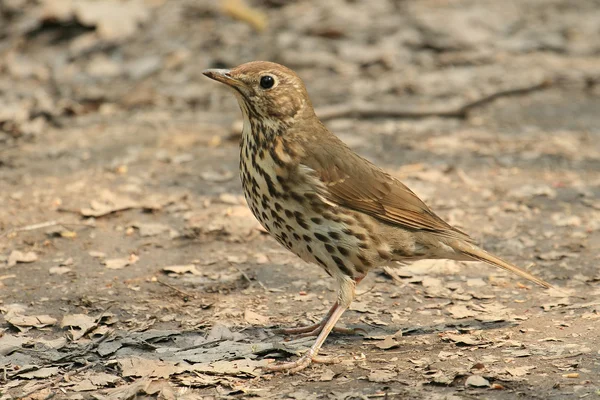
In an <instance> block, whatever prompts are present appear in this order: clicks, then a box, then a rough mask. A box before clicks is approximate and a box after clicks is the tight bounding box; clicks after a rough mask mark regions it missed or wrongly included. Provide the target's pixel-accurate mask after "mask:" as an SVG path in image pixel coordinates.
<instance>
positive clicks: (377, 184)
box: [301, 128, 472, 241]
mask: <svg viewBox="0 0 600 400" xmlns="http://www.w3.org/2000/svg"><path fill="white" fill-rule="evenodd" d="M323 129H325V128H323ZM326 134H327V140H326V144H325V145H323V143H322V141H320V143H319V145H318V146H317V145H316V144H315V142H316V141H311V142H305V143H303V145H304V147H305V148H306V151H305V152H304V157H303V159H302V161H301V164H303V165H305V166H306V167H308V168H310V169H312V170H313V171H314V174H315V175H316V177H317V178H318V179H320V180H321V181H322V182H323V184H324V186H325V188H326V193H323V195H324V196H325V198H327V200H328V201H330V202H333V203H335V204H338V205H340V206H343V207H347V208H350V209H353V210H356V211H360V212H364V213H366V214H368V215H371V216H372V217H374V218H377V219H379V220H381V221H384V222H386V223H389V224H393V225H399V226H402V227H403V228H406V229H410V230H426V231H431V232H434V233H437V234H440V235H444V236H450V237H453V238H459V239H463V240H467V241H472V239H470V238H469V236H468V235H467V234H466V233H464V232H461V231H460V230H458V229H456V228H454V227H452V226H451V225H449V224H448V223H446V222H445V221H444V220H442V219H441V218H440V217H438V216H437V215H436V214H435V213H434V212H433V211H432V210H431V209H430V208H429V207H428V206H427V205H426V204H425V203H424V202H423V201H422V200H421V199H419V197H417V195H416V194H415V193H414V192H413V191H412V190H410V189H409V188H408V187H406V186H405V185H404V184H403V183H402V182H400V181H399V180H398V179H395V178H394V177H392V176H390V175H389V174H388V173H386V172H385V171H383V170H381V169H380V168H378V167H376V166H375V165H373V164H372V163H370V162H369V161H367V160H366V159H364V158H362V157H360V156H359V155H358V154H356V153H354V152H353V151H352V150H350V149H349V148H348V147H347V146H346V145H345V144H344V143H343V142H342V141H340V140H339V139H338V138H337V137H335V136H333V135H331V134H330V133H329V132H326Z"/></svg>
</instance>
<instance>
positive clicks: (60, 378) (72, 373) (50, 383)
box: [21, 362, 98, 398]
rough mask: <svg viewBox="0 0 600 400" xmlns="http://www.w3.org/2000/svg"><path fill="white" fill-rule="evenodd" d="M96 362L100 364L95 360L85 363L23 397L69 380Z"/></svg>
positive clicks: (24, 396) (24, 395)
mask: <svg viewBox="0 0 600 400" xmlns="http://www.w3.org/2000/svg"><path fill="white" fill-rule="evenodd" d="M96 364H98V362H93V363H89V364H86V365H84V366H83V367H80V368H77V369H76V370H75V371H73V372H71V373H68V372H67V373H66V374H63V375H61V376H59V377H58V378H56V379H55V380H53V381H51V382H48V383H45V384H43V385H41V386H38V387H36V388H34V389H32V390H30V391H29V392H27V393H25V394H23V395H22V396H21V398H26V397H29V396H31V395H32V394H33V393H35V392H37V391H38V390H42V389H46V388H47V387H50V386H53V385H56V384H58V383H60V382H62V381H64V380H68V379H69V378H71V377H72V376H74V375H77V374H79V373H81V372H83V371H85V370H87V369H90V368H91V367H93V366H95V365H96Z"/></svg>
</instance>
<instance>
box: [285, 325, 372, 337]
mask: <svg viewBox="0 0 600 400" xmlns="http://www.w3.org/2000/svg"><path fill="white" fill-rule="evenodd" d="M324 326H325V321H321V322H320V323H318V324H313V325H308V326H300V327H298V328H283V329H275V330H274V331H273V332H275V333H277V334H281V335H290V336H292V335H293V336H297V337H299V338H303V337H309V336H319V333H321V331H323V327H324ZM332 331H333V332H336V333H341V334H342V335H358V334H359V333H361V332H362V333H366V331H365V330H364V329H361V328H341V327H334V328H333V329H332Z"/></svg>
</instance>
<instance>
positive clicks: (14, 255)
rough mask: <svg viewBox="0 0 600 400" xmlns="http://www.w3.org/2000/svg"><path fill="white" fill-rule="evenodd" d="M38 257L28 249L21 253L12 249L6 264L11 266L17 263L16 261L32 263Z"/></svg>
mask: <svg viewBox="0 0 600 400" xmlns="http://www.w3.org/2000/svg"><path fill="white" fill-rule="evenodd" d="M37 259H38V257H37V254H35V253H34V252H33V251H28V252H27V253H23V252H21V251H19V250H13V251H12V252H11V253H10V255H9V256H8V261H7V265H8V266H9V267H12V266H14V265H17V263H32V262H35V261H37Z"/></svg>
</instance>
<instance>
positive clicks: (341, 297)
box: [266, 276, 362, 374]
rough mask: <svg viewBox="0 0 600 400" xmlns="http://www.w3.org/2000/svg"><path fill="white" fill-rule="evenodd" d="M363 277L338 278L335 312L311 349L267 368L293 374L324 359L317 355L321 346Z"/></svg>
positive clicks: (352, 297)
mask: <svg viewBox="0 0 600 400" xmlns="http://www.w3.org/2000/svg"><path fill="white" fill-rule="evenodd" d="M361 279H362V277H361V278H357V279H352V278H350V277H348V276H343V277H340V278H339V279H338V282H339V286H340V288H339V291H338V301H337V303H336V304H337V305H336V306H335V307H332V309H333V312H332V313H331V315H330V316H329V318H328V319H327V321H326V322H325V325H324V326H323V328H322V330H321V332H320V333H319V336H317V340H315V343H314V344H313V345H312V346H311V347H310V349H308V351H307V352H306V354H304V355H303V356H302V357H300V359H298V360H296V361H293V362H288V363H282V364H277V365H273V366H267V367H266V369H267V370H269V371H288V372H289V373H292V374H293V373H295V372H298V371H301V370H303V369H304V368H306V367H308V366H309V365H310V363H311V362H313V361H315V362H319V361H322V360H321V359H319V358H318V357H317V356H318V354H319V350H320V349H321V346H323V343H324V342H325V339H327V336H329V333H330V332H331V331H332V330H333V328H334V327H335V324H336V323H337V322H338V320H339V319H340V317H341V316H342V314H343V313H344V311H346V310H347V309H348V307H349V306H350V303H352V300H354V296H355V288H356V284H357V283H358V282H360V280H361Z"/></svg>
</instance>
